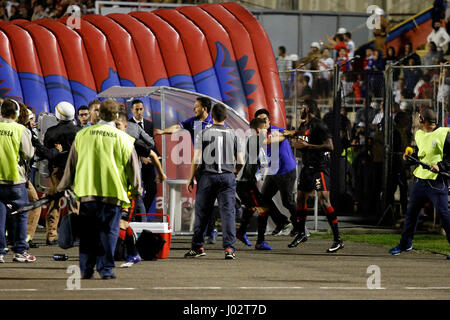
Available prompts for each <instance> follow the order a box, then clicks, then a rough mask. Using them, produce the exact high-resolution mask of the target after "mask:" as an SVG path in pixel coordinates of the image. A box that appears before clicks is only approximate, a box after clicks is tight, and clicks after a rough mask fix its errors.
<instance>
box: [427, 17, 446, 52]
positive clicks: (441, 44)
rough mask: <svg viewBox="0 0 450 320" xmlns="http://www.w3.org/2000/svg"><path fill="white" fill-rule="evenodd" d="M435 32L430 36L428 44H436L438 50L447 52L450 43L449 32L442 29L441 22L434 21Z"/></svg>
mask: <svg viewBox="0 0 450 320" xmlns="http://www.w3.org/2000/svg"><path fill="white" fill-rule="evenodd" d="M432 23H433V31H431V33H430V34H429V35H428V37H427V42H434V43H435V44H436V46H437V50H439V51H442V52H444V51H446V46H447V45H448V43H449V42H450V36H449V35H448V33H447V31H446V30H445V29H444V28H442V27H441V21H440V20H437V21H432Z"/></svg>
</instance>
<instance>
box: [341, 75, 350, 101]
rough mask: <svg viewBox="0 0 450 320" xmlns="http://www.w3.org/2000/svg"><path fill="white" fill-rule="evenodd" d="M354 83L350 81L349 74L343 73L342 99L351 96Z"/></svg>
mask: <svg viewBox="0 0 450 320" xmlns="http://www.w3.org/2000/svg"><path fill="white" fill-rule="evenodd" d="M352 86H353V82H352V81H350V80H349V77H348V74H347V73H345V72H343V73H342V77H341V87H342V95H341V96H342V98H345V97H348V96H350V94H351V92H352Z"/></svg>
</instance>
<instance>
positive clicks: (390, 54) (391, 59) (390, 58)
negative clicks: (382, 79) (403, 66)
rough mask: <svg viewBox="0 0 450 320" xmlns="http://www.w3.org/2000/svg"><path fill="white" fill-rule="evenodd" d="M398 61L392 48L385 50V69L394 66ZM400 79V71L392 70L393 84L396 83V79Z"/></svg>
mask: <svg viewBox="0 0 450 320" xmlns="http://www.w3.org/2000/svg"><path fill="white" fill-rule="evenodd" d="M397 61H398V57H397V53H396V51H395V48H394V47H389V48H388V49H387V53H386V56H385V57H384V62H385V65H386V67H388V66H389V65H391V64H394V63H396V62H397ZM399 77H400V70H399V69H394V70H393V80H394V84H395V83H396V82H397V81H398V78H399Z"/></svg>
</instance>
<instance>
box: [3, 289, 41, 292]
mask: <svg viewBox="0 0 450 320" xmlns="http://www.w3.org/2000/svg"><path fill="white" fill-rule="evenodd" d="M0 291H6V292H9V291H38V289H0Z"/></svg>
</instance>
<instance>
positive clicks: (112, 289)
mask: <svg viewBox="0 0 450 320" xmlns="http://www.w3.org/2000/svg"><path fill="white" fill-rule="evenodd" d="M64 290H65V291H83V290H84V291H119V290H136V288H80V289H67V288H66V289H64Z"/></svg>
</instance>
